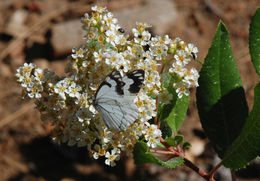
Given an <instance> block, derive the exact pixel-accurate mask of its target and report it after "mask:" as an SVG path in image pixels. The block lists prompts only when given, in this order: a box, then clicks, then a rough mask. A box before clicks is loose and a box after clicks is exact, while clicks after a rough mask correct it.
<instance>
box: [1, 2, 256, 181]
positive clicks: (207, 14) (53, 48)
mask: <svg viewBox="0 0 260 181" xmlns="http://www.w3.org/2000/svg"><path fill="white" fill-rule="evenodd" d="M96 4H99V5H102V6H107V7H108V9H109V11H112V12H113V13H114V15H115V16H116V17H117V18H118V19H119V24H120V25H121V26H122V27H123V28H124V29H125V30H126V32H128V33H129V32H130V31H131V28H132V27H133V26H134V25H135V22H136V21H139V22H140V21H142V22H148V23H150V24H152V25H153V28H152V33H153V35H163V34H168V35H169V36H170V37H171V38H172V39H174V38H175V37H180V38H182V39H183V40H184V41H185V42H187V43H189V42H191V43H194V44H195V45H196V46H197V47H198V48H199V54H198V58H199V59H201V60H203V59H204V58H205V56H206V54H207V50H208V48H209V47H210V44H211V41H212V38H213V36H214V33H215V30H216V27H217V24H218V21H219V19H222V20H223V22H224V23H225V24H226V26H227V28H228V29H229V32H230V39H231V45H232V49H233V51H234V56H235V59H236V61H237V65H238V68H239V70H240V72H241V76H242V81H243V83H244V88H245V92H246V97H247V101H248V104H249V109H250V110H251V108H252V100H253V88H254V86H255V85H256V83H257V82H258V81H259V79H258V78H257V75H256V73H255V71H254V69H253V66H252V63H251V62H250V56H249V53H248V52H249V51H248V29H249V23H250V18H251V17H252V16H253V14H254V12H255V11H256V9H257V7H258V6H260V1H259V0H197V1H192V0H160V1H159V0H128V1H127V0H107V1H94V0H59V1H54V0H34V1H33V0H0V181H7V180H9V181H18V180H19V181H20V180H22V181H56V180H62V181H75V180H80V181H81V180H94V179H95V180H97V181H99V180H101V181H103V180H108V181H120V180H127V181H130V180H140V181H141V180H149V181H150V180H151V181H157V180H158V181H173V180H177V181H186V180H189V181H200V180H203V179H201V178H200V177H199V176H197V175H196V173H193V172H192V171H191V170H189V169H188V168H186V167H183V166H182V167H178V168H177V169H166V168H163V167H159V166H156V165H150V164H147V165H142V166H135V165H134V163H133V159H132V158H128V157H123V158H122V159H121V161H120V162H119V163H118V164H117V166H116V167H108V166H106V165H105V164H104V160H103V159H100V160H93V159H90V158H89V157H88V153H87V150H86V148H76V147H72V148H71V147H68V146H66V145H62V146H57V145H55V144H53V143H52V142H51V139H50V137H49V135H50V126H48V125H45V124H43V123H42V122H41V121H40V116H39V113H38V112H37V111H36V110H34V107H33V102H28V101H27V100H22V99H21V88H20V87H19V85H18V84H17V83H16V78H15V77H14V74H15V72H16V69H17V67H19V66H21V65H22V64H23V63H24V62H34V63H35V64H37V65H38V66H39V67H40V68H49V69H51V70H53V71H55V72H56V73H57V74H58V75H64V67H65V65H66V63H67V61H68V59H67V57H68V56H69V55H70V52H71V49H72V48H73V47H79V46H80V45H81V44H83V43H84V41H83V40H82V36H83V32H82V30H81V24H80V17H81V16H83V15H84V13H85V12H90V8H91V6H93V5H96ZM194 66H196V67H197V68H198V69H200V65H198V64H197V63H195V64H194ZM191 93H192V99H191V103H190V107H189V110H188V114H187V118H186V120H185V121H184V124H183V126H182V127H181V130H180V133H182V134H184V136H185V140H186V141H189V142H191V143H192V145H193V146H192V148H191V149H190V150H189V151H188V152H187V155H188V157H189V158H190V159H191V160H192V161H193V162H194V163H196V164H197V165H198V166H199V167H200V168H202V169H203V170H205V171H208V170H210V169H211V168H212V167H213V166H214V165H216V164H217V163H218V162H219V159H218V157H217V156H216V154H215V153H214V151H213V150H212V148H211V146H210V144H209V141H208V140H207V139H206V137H205V135H204V133H203V130H202V128H201V125H200V122H199V118H198V114H197V109H196V102H195V96H194V95H195V89H194V90H191ZM237 177H238V179H237V180H239V181H242V180H252V181H253V180H254V181H256V180H260V162H259V161H257V160H255V161H253V162H252V164H251V165H250V166H248V167H247V168H246V169H243V170H240V171H239V172H237ZM216 180H219V181H228V180H231V178H230V176H229V172H228V169H225V168H221V169H220V170H219V171H218V173H217V174H216Z"/></svg>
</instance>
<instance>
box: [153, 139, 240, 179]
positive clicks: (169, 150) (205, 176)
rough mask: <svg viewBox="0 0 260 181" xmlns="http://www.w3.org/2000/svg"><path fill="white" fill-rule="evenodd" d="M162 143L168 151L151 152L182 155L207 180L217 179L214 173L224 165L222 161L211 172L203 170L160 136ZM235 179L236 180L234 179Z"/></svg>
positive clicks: (191, 167)
mask: <svg viewBox="0 0 260 181" xmlns="http://www.w3.org/2000/svg"><path fill="white" fill-rule="evenodd" d="M160 141H161V143H162V144H163V145H164V146H165V148H166V149H167V150H168V151H164V150H153V149H151V152H153V153H158V154H168V155H169V154H172V155H173V156H174V157H182V158H183V160H184V164H185V165H186V166H187V167H189V168H190V169H192V170H193V171H195V172H196V173H197V174H198V175H200V176H201V177H203V178H204V179H205V180H207V181H215V179H214V174H215V173H216V171H217V170H218V169H219V168H220V167H221V166H222V162H220V163H218V164H217V165H216V166H215V167H214V168H213V169H212V170H211V172H210V173H209V174H207V173H206V172H204V171H203V170H201V169H200V168H199V167H197V166H196V165H195V164H194V163H192V162H191V161H190V160H189V159H187V158H186V157H185V155H184V153H183V152H182V151H181V150H180V149H174V148H173V147H172V146H170V145H169V144H168V143H167V142H166V141H165V140H164V139H163V138H162V137H160ZM233 179H234V180H233ZM235 180H236V179H235V174H234V173H233V172H232V181H235Z"/></svg>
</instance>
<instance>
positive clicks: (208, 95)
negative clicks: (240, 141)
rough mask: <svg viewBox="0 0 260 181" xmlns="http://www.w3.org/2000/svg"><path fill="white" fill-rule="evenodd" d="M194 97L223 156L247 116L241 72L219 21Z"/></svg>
mask: <svg viewBox="0 0 260 181" xmlns="http://www.w3.org/2000/svg"><path fill="white" fill-rule="evenodd" d="M196 97H197V106H198V111H199V116H200V120H201V124H202V127H203V129H204V131H205V133H206V135H207V136H208V138H209V139H210V142H211V144H212V146H213V148H214V149H215V151H216V152H217V153H218V155H219V156H220V157H221V158H222V157H223V154H224V153H225V151H226V149H227V147H228V146H229V145H231V143H232V142H233V141H234V140H235V139H236V138H237V136H238V135H239V134H240V131H241V129H242V127H243V125H244V123H245V120H246V118H247V117H248V107H247V103H246V99H245V94H244V89H243V86H242V82H241V79H240V74H239V71H238V68H237V66H236V63H235V60H234V57H233V53H232V50H231V46H230V42H229V35H228V31H227V29H226V27H225V25H224V24H223V23H222V22H220V23H219V25H218V28H217V31H216V34H215V37H214V39H213V42H212V45H211V47H210V49H209V52H208V55H207V57H206V59H205V62H204V64H203V66H202V69H201V71H200V78H199V87H198V89H197V94H196Z"/></svg>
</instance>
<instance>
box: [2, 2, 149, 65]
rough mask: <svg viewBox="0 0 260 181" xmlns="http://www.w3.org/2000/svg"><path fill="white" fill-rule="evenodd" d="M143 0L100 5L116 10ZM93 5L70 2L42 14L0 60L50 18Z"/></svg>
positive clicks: (7, 48) (5, 50)
mask: <svg viewBox="0 0 260 181" xmlns="http://www.w3.org/2000/svg"><path fill="white" fill-rule="evenodd" d="M143 1H144V0H135V1H123V2H120V3H119V2H117V1H114V2H110V3H99V5H100V6H107V7H108V8H109V9H110V10H115V9H120V8H124V7H129V6H136V5H138V4H140V3H141V2H143ZM92 6H93V4H91V5H89V4H88V5H86V4H83V3H82V2H79V3H69V4H66V5H64V6H63V7H61V8H59V9H55V10H53V11H51V12H49V13H48V14H46V15H44V16H42V17H41V18H40V19H39V20H38V21H37V22H36V23H35V24H33V25H32V26H31V27H29V28H28V30H27V31H25V32H22V33H21V34H19V36H17V37H16V38H14V39H13V40H12V41H11V42H10V43H9V44H8V46H7V47H6V48H5V49H4V50H3V51H2V53H1V54H0V61H1V60H3V59H4V58H6V57H7V56H8V55H9V54H10V52H11V51H12V50H14V49H16V47H17V46H19V45H20V42H21V41H23V40H24V39H26V38H28V37H29V36H30V35H31V34H33V33H34V32H37V31H39V30H40V29H42V28H48V27H49V26H50V20H51V19H53V18H55V17H57V16H59V15H61V14H63V13H65V12H67V11H71V10H75V9H76V10H79V11H82V13H84V12H86V11H89V10H90V8H91V7H92Z"/></svg>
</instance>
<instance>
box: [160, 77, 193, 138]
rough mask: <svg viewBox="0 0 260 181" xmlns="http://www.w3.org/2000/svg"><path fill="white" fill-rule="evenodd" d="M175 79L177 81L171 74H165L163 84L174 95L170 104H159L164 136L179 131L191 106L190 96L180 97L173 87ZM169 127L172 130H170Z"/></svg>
mask: <svg viewBox="0 0 260 181" xmlns="http://www.w3.org/2000/svg"><path fill="white" fill-rule="evenodd" d="M174 81H176V80H175V78H174V77H173V76H171V75H170V74H168V73H164V74H163V86H164V88H166V89H167V90H168V92H169V93H170V94H172V97H173V98H172V100H171V102H170V103H169V104H160V105H159V120H160V122H161V130H162V133H163V136H164V135H165V136H168V137H170V136H171V135H172V134H171V133H172V132H174V133H177V131H178V130H179V128H180V126H181V124H182V123H183V121H184V119H185V117H186V113H187V109H188V106H189V96H185V95H183V96H182V98H178V95H177V93H176V90H175V89H174V88H173V87H172V85H173V82H174ZM169 128H170V130H171V132H170V131H169ZM164 131H165V133H164Z"/></svg>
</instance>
